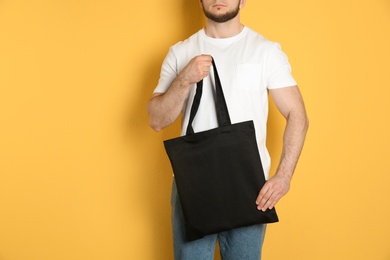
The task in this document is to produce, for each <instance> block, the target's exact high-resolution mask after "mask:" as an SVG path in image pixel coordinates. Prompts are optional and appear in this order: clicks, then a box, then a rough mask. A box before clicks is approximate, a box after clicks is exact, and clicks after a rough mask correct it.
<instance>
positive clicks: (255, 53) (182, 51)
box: [154, 27, 297, 178]
mask: <svg viewBox="0 0 390 260" xmlns="http://www.w3.org/2000/svg"><path fill="white" fill-rule="evenodd" d="M200 54H210V55H212V56H213V58H214V61H215V63H216V66H217V69H218V74H219V77H220V79H221V84H222V88H223V91H224V95H225V99H226V103H227V106H228V110H229V114H230V119H231V122H232V123H238V122H243V121H248V120H253V121H254V124H255V129H256V138H257V143H258V147H259V152H260V158H261V160H262V163H263V168H264V174H265V176H266V178H268V174H269V169H270V165H271V159H270V156H269V153H268V151H267V148H266V130H267V117H268V91H267V90H268V89H276V88H283V87H289V86H295V85H297V83H296V82H295V80H294V78H293V77H292V75H291V67H290V64H289V62H288V59H287V56H286V55H285V54H284V53H283V52H282V51H281V48H280V45H279V44H278V43H274V42H271V41H269V40H267V39H266V38H264V37H263V36H262V35H260V34H258V33H257V32H255V31H253V30H251V29H249V28H248V27H244V29H243V30H242V31H241V32H240V33H239V34H237V35H235V36H233V37H230V38H222V39H216V38H211V37H208V36H207V35H206V34H205V32H204V29H201V30H200V31H198V32H197V33H195V34H193V35H192V36H191V37H190V38H188V39H186V40H185V41H182V42H179V43H177V44H175V45H174V46H172V47H171V48H170V49H169V52H168V54H167V56H166V58H165V60H164V63H163V65H162V69H161V75H160V80H159V82H158V85H157V87H156V89H155V90H154V92H155V93H157V92H160V93H164V92H165V91H166V90H167V89H168V88H169V86H170V85H171V83H172V81H173V80H174V79H175V78H176V77H177V75H178V74H179V73H180V72H181V71H182V70H183V68H184V67H185V66H186V65H187V64H188V62H189V61H190V60H191V59H192V58H194V57H195V56H197V55H200ZM195 91H196V84H194V85H193V86H192V88H191V91H190V95H189V98H188V102H187V103H186V104H185V105H184V107H183V111H182V131H181V134H182V135H185V132H186V128H187V124H188V120H189V112H190V109H191V105H192V100H193V97H194V95H195ZM214 93H215V92H214V75H213V72H212V69H211V70H210V74H209V76H207V77H206V78H205V79H204V80H203V94H202V99H201V102H200V105H199V109H198V112H197V114H196V116H195V119H194V121H193V129H194V131H195V133H196V132H199V131H204V130H209V129H212V128H216V127H218V122H217V117H216V112H215V103H214V97H215V96H214Z"/></svg>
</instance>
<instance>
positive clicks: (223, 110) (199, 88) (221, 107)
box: [186, 58, 232, 135]
mask: <svg viewBox="0 0 390 260" xmlns="http://www.w3.org/2000/svg"><path fill="white" fill-rule="evenodd" d="M212 65H213V70H214V80H215V93H216V101H215V109H216V111H217V120H218V126H228V125H231V124H232V123H231V121H230V116H229V111H228V108H227V105H226V100H225V96H224V94H223V90H222V85H221V80H220V79H219V75H218V71H217V66H216V65H215V61H214V58H213V59H212ZM202 92H203V79H202V80H201V81H199V82H198V83H197V84H196V93H195V96H194V100H193V102H192V106H191V112H190V119H189V120H188V125H187V132H186V134H187V135H191V134H194V129H193V128H192V122H193V121H194V118H195V115H196V113H197V112H198V108H199V104H200V100H201V98H202Z"/></svg>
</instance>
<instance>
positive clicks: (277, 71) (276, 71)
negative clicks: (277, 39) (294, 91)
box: [267, 43, 297, 89]
mask: <svg viewBox="0 0 390 260" xmlns="http://www.w3.org/2000/svg"><path fill="white" fill-rule="evenodd" d="M267 63H268V64H267V71H268V73H267V74H268V75H267V76H268V77H267V88H268V89H277V88H284V87H291V86H296V85H297V82H296V81H295V80H294V78H293V76H292V75H291V66H290V63H289V62H288V58H287V55H286V54H285V53H284V52H283V51H282V50H281V47H280V45H279V44H278V43H274V44H273V45H272V47H271V50H270V52H269V56H268V61H267Z"/></svg>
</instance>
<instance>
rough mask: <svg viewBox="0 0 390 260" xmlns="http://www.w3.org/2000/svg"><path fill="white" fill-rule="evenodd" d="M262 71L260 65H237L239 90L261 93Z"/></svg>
mask: <svg viewBox="0 0 390 260" xmlns="http://www.w3.org/2000/svg"><path fill="white" fill-rule="evenodd" d="M261 78H262V69H261V65H260V64H256V63H244V64H237V89H238V90H252V91H260V90H261V86H262V80H261Z"/></svg>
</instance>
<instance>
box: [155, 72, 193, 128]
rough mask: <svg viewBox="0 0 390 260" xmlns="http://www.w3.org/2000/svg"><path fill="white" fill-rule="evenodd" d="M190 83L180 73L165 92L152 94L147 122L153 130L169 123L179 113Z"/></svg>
mask: <svg viewBox="0 0 390 260" xmlns="http://www.w3.org/2000/svg"><path fill="white" fill-rule="evenodd" d="M189 90H190V84H189V83H188V82H187V81H185V80H184V79H183V78H182V77H181V76H180V75H179V76H178V77H177V78H176V79H175V80H174V81H173V82H172V84H171V86H170V87H169V89H168V90H167V92H165V93H161V94H160V93H159V94H155V95H153V96H152V98H151V99H150V100H149V104H148V113H149V124H150V126H151V127H152V128H153V129H154V130H155V131H160V130H161V129H163V128H165V127H167V126H169V125H171V124H172V123H173V122H174V121H175V120H176V119H177V118H178V117H179V115H180V113H181V111H182V109H183V105H184V102H185V101H186V99H187V97H188V93H189Z"/></svg>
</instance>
